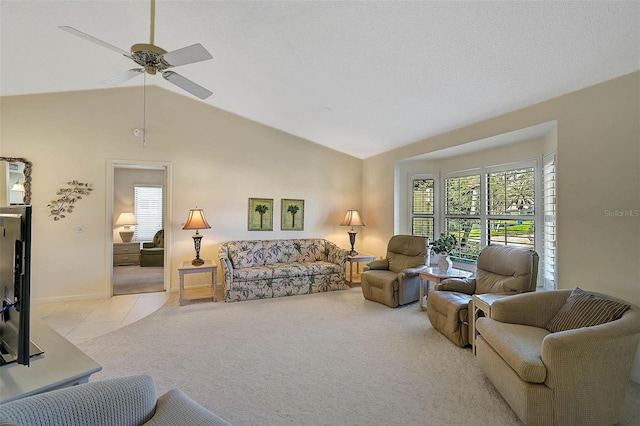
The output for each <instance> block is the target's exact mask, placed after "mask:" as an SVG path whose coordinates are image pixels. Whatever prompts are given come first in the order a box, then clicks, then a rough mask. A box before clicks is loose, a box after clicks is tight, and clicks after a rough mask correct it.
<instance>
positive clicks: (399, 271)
mask: <svg viewBox="0 0 640 426" xmlns="http://www.w3.org/2000/svg"><path fill="white" fill-rule="evenodd" d="M428 243H429V241H428V239H427V238H424V237H417V236H413V235H395V236H393V237H391V239H390V240H389V244H388V246H387V256H386V258H385V259H380V260H374V261H373V262H371V263H369V264H368V265H367V266H366V267H365V268H364V271H363V272H362V279H361V286H362V295H363V296H364V298H365V299H367V300H372V301H374V302H378V303H382V304H384V305H387V306H389V307H391V308H396V307H398V305H404V304H407V303H411V302H415V301H417V300H418V299H419V298H420V276H419V274H420V270H422V269H423V268H426V267H427V265H428V263H429V262H428V259H429V254H428V253H429V247H428Z"/></svg>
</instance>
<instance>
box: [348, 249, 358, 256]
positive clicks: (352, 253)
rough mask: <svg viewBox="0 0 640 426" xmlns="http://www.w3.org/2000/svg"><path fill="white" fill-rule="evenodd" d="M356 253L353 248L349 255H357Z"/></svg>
mask: <svg viewBox="0 0 640 426" xmlns="http://www.w3.org/2000/svg"><path fill="white" fill-rule="evenodd" d="M357 255H358V252H357V251H355V250H351V251H350V252H349V256H357Z"/></svg>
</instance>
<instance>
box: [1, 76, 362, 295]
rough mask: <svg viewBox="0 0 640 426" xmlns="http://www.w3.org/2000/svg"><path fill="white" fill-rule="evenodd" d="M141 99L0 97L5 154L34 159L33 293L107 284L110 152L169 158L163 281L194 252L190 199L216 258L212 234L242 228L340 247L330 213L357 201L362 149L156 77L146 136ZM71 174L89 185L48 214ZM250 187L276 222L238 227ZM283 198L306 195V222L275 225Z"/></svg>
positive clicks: (75, 291) (134, 95) (121, 93)
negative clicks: (181, 90)
mask: <svg viewBox="0 0 640 426" xmlns="http://www.w3.org/2000/svg"><path fill="white" fill-rule="evenodd" d="M141 100H142V90H141V89H140V88H126V89H110V90H99V91H87V92H73V93H58V94H48V95H30V96H14V97H4V98H2V99H1V108H2V110H1V111H0V112H1V115H2V126H1V129H0V132H1V133H0V136H1V139H2V155H3V156H20V157H25V158H27V159H29V160H30V161H32V162H33V185H32V187H33V196H32V204H33V206H34V217H33V229H34V232H33V241H34V248H33V254H32V256H33V259H34V264H33V270H32V277H33V282H32V283H33V284H32V285H33V288H32V297H33V299H34V301H35V302H39V301H53V300H62V299H73V298H86V297H101V296H105V295H107V294H108V282H107V281H108V270H107V268H110V265H108V254H107V249H108V248H109V244H110V239H111V237H110V236H111V235H112V229H113V219H112V217H111V214H112V212H109V211H107V210H108V202H107V196H108V194H107V192H108V190H107V189H108V187H110V184H109V185H108V184H107V179H108V176H110V171H109V170H107V168H108V162H109V161H110V160H112V161H113V160H139V161H143V162H144V161H148V162H168V163H170V165H171V170H172V173H171V182H170V184H171V191H172V194H173V196H172V199H171V200H169V204H170V210H169V212H168V215H167V216H168V220H169V221H170V222H169V226H168V228H169V229H168V232H170V233H171V239H170V240H168V241H171V259H170V268H171V269H170V271H171V287H172V289H175V288H177V285H178V275H177V269H176V268H177V266H178V265H179V264H181V263H182V261H184V260H191V259H192V258H193V240H192V239H191V233H190V232H187V231H183V230H182V226H181V225H182V224H183V223H184V221H185V220H186V218H187V214H188V212H189V209H190V208H192V207H194V206H196V205H197V206H198V207H201V208H204V209H205V213H206V215H207V220H208V222H209V223H210V224H211V226H212V229H209V230H204V231H202V232H201V233H202V234H203V235H204V239H203V240H202V251H201V256H202V257H203V258H208V259H214V260H217V250H218V247H219V245H220V243H221V242H223V241H227V240H231V239H242V238H256V239H259V238H290V237H291V238H298V237H324V238H328V239H330V240H332V241H334V242H336V243H337V244H339V245H341V246H342V247H345V248H346V247H349V242H348V236H347V234H346V230H345V228H343V227H340V226H338V223H339V222H340V221H341V219H342V217H343V216H344V212H345V211H346V209H348V208H351V207H352V206H353V207H356V208H359V207H360V201H361V199H360V198H361V192H360V191H361V181H360V179H361V174H362V171H361V161H360V160H359V159H356V158H354V157H350V156H347V155H344V154H341V153H338V152H336V151H333V150H330V149H327V148H324V147H322V146H320V145H317V144H314V143H312V142H309V141H307V140H304V139H301V138H298V137H295V136H292V135H289V134H286V133H283V132H281V131H278V130H275V129H273V128H270V127H267V126H264V125H261V124H258V123H255V122H253V121H250V120H247V119H244V118H241V117H238V116H236V115H233V114H230V113H227V112H225V111H222V110H218V109H216V108H213V107H210V106H208V105H205V104H203V103H201V102H199V101H197V100H193V99H191V98H188V97H186V96H181V95H177V94H174V93H171V92H168V91H165V90H162V89H160V88H157V87H154V86H151V87H148V88H147V119H146V122H147V138H146V140H147V141H146V147H144V146H143V145H142V142H141V139H139V138H136V137H135V136H134V135H133V129H134V128H137V127H141V123H142V103H141ZM71 179H78V180H80V181H85V182H90V183H92V184H93V186H94V188H95V190H94V191H93V193H92V194H91V195H89V196H87V197H85V198H84V199H82V200H80V201H79V202H78V203H77V206H76V209H75V211H74V212H73V213H72V214H70V215H69V216H68V217H67V218H66V219H63V220H61V221H59V222H54V221H53V220H52V219H51V218H50V217H48V210H47V209H46V205H47V203H48V202H49V201H50V200H51V199H52V197H53V196H54V195H55V193H56V191H57V189H58V188H60V187H62V186H64V185H65V183H66V182H67V181H69V180H71ZM249 197H268V198H273V199H274V223H275V226H274V231H273V232H265V231H260V232H255V231H253V232H249V231H247V206H248V198H249ZM281 198H296V199H304V200H305V223H304V231H280V230H279V229H280V216H279V214H280V199H281ZM76 225H82V227H83V232H82V233H76V232H75V226H76Z"/></svg>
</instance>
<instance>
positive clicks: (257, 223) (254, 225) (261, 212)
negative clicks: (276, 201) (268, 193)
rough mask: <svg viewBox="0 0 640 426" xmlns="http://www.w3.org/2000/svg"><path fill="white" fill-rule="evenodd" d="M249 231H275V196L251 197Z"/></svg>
mask: <svg viewBox="0 0 640 426" xmlns="http://www.w3.org/2000/svg"><path fill="white" fill-rule="evenodd" d="M249 231H273V198H249Z"/></svg>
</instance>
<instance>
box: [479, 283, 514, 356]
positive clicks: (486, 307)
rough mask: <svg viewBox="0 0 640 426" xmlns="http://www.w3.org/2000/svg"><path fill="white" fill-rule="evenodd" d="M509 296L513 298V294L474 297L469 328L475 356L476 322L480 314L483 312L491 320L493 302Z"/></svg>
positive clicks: (490, 294) (489, 294)
mask: <svg viewBox="0 0 640 426" xmlns="http://www.w3.org/2000/svg"><path fill="white" fill-rule="evenodd" d="M509 296H512V294H504V293H484V294H474V295H473V296H472V298H471V300H472V302H471V305H472V306H473V315H472V316H471V321H469V327H470V328H471V330H470V332H471V338H472V339H473V341H472V342H471V344H472V345H473V348H472V349H473V354H474V355H475V354H476V338H477V337H478V331H477V330H476V321H477V320H478V318H479V317H480V312H482V313H483V314H484V316H485V317H487V318H491V305H493V302H495V301H496V300H500V299H504V298H505V297H509Z"/></svg>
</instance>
